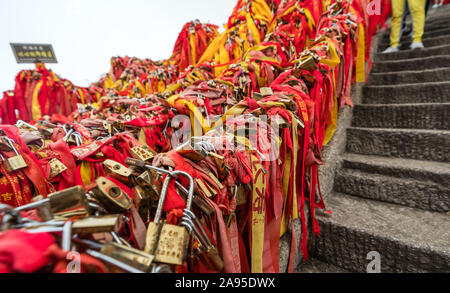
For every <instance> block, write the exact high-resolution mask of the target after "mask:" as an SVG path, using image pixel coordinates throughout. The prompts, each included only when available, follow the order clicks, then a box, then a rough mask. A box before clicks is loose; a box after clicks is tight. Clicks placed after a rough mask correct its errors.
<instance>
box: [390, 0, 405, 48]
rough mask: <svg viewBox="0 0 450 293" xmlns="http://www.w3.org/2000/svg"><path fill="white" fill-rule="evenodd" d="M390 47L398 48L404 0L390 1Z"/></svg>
mask: <svg viewBox="0 0 450 293" xmlns="http://www.w3.org/2000/svg"><path fill="white" fill-rule="evenodd" d="M391 5H392V20H391V47H398V43H399V40H400V27H401V25H402V17H403V9H404V7H405V0H392V1H391Z"/></svg>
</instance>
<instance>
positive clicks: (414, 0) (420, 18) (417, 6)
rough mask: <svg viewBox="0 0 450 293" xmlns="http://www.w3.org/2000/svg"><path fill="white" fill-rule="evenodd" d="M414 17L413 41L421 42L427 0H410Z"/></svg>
mask: <svg viewBox="0 0 450 293" xmlns="http://www.w3.org/2000/svg"><path fill="white" fill-rule="evenodd" d="M408 3H409V8H410V11H411V15H412V19H413V29H414V36H413V43H421V42H422V36H423V30H424V27H425V0H408Z"/></svg>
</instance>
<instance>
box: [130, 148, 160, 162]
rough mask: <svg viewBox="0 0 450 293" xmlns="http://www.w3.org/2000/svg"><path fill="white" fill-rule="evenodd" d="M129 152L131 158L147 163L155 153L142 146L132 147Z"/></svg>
mask: <svg viewBox="0 0 450 293" xmlns="http://www.w3.org/2000/svg"><path fill="white" fill-rule="evenodd" d="M130 151H131V155H132V156H133V158H135V159H138V160H141V161H148V160H150V159H151V158H153V157H154V156H155V153H154V152H153V151H152V150H151V149H150V148H149V147H148V146H144V145H139V146H135V147H132V148H131V150H130Z"/></svg>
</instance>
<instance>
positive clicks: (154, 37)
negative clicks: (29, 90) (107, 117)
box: [0, 0, 237, 93]
mask: <svg viewBox="0 0 450 293" xmlns="http://www.w3.org/2000/svg"><path fill="white" fill-rule="evenodd" d="M236 3H237V0H185V1H183V0H146V1H144V0H0V27H1V32H0V60H1V63H0V93H2V92H3V91H5V90H8V89H11V90H12V89H14V78H15V76H16V74H17V73H18V72H19V71H20V70H22V69H29V68H34V65H33V64H16V60H15V58H14V55H13V53H12V50H11V47H10V45H9V43H10V42H13V43H44V44H46V43H51V44H53V48H54V50H55V55H56V57H57V59H58V64H48V65H47V67H48V68H51V69H52V70H53V71H54V72H55V73H57V74H59V75H60V76H61V77H64V78H67V79H69V80H71V81H72V82H74V83H75V84H76V85H79V86H87V85H88V84H89V83H90V82H93V81H97V80H98V79H99V77H100V76H101V75H102V74H103V73H106V72H107V71H109V69H110V63H109V62H110V58H111V57H112V56H118V55H120V56H123V55H128V56H136V57H139V58H151V59H154V60H160V59H165V58H168V57H169V56H170V54H171V53H172V49H173V45H174V43H175V40H176V38H177V36H178V33H179V32H180V30H181V28H182V26H183V25H184V24H185V23H186V22H188V21H191V20H194V19H199V20H200V21H202V22H210V23H213V24H216V25H219V26H220V27H223V25H224V24H225V23H226V22H227V20H228V16H229V15H230V14H231V12H232V10H233V7H234V6H235V4H236Z"/></svg>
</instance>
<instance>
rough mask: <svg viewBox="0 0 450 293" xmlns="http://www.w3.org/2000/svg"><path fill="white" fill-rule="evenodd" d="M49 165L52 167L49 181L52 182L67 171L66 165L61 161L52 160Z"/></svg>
mask: <svg viewBox="0 0 450 293" xmlns="http://www.w3.org/2000/svg"><path fill="white" fill-rule="evenodd" d="M48 164H49V165H50V175H49V179H50V180H52V179H53V178H55V177H56V176H58V175H59V174H61V173H62V172H64V171H66V170H67V167H66V165H64V164H63V163H62V162H61V161H60V160H58V159H57V158H54V159H51V160H50V161H49V162H48Z"/></svg>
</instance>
